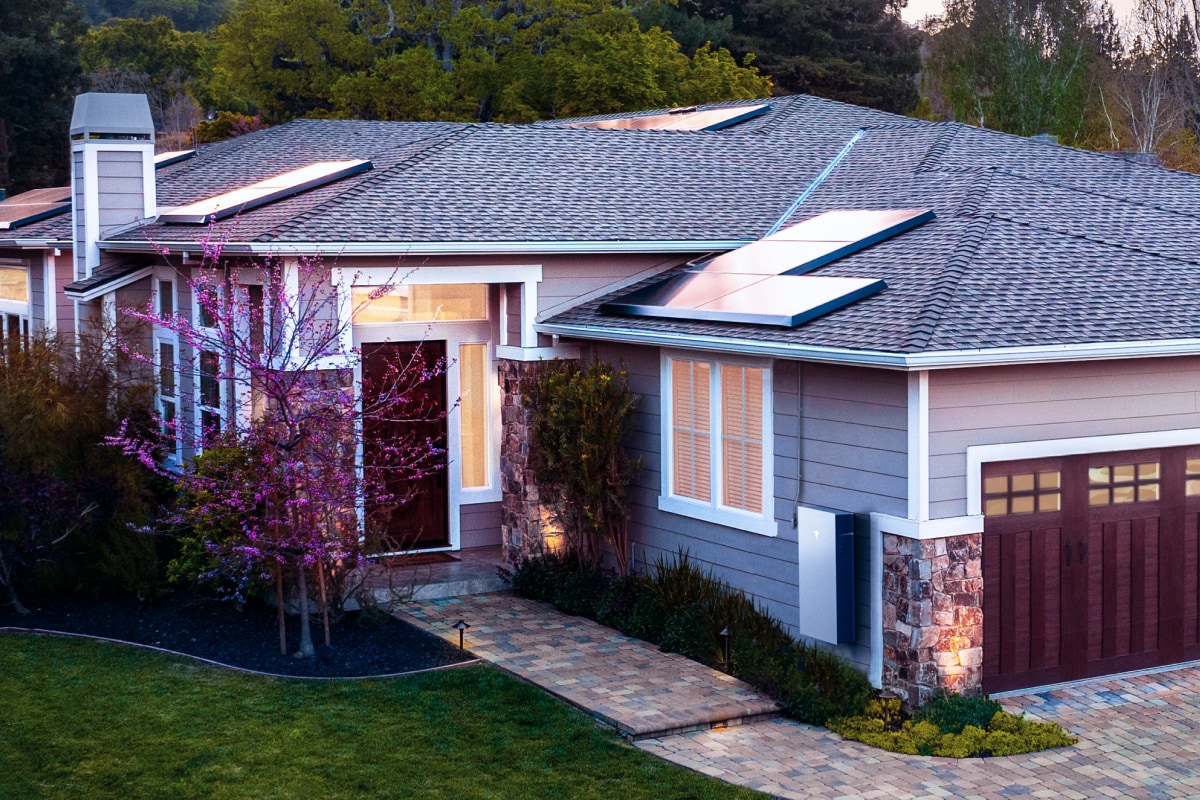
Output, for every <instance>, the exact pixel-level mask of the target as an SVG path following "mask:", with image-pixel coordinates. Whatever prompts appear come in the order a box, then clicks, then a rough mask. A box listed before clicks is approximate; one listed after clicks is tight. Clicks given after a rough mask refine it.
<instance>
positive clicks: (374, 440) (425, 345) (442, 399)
mask: <svg viewBox="0 0 1200 800" xmlns="http://www.w3.org/2000/svg"><path fill="white" fill-rule="evenodd" d="M445 357H446V343H445V342H444V341H425V342H385V343H372V344H364V345H362V381H363V404H364V406H367V405H369V404H370V403H372V402H373V401H374V400H376V399H377V398H378V397H379V394H380V392H381V391H385V390H386V389H385V388H384V387H386V386H388V385H389V384H390V383H391V380H390V379H389V374H390V373H391V370H393V369H404V368H405V365H413V364H419V363H422V362H423V363H424V364H425V365H427V366H432V365H433V364H435V363H436V362H438V361H439V360H444V359H445ZM432 372H433V373H435V374H431V375H430V376H429V377H427V378H426V379H425V380H424V381H422V382H421V383H419V384H418V385H417V386H416V388H415V389H414V390H413V392H412V393H411V396H412V397H413V398H414V402H413V403H412V404H411V405H412V411H411V412H409V413H402V414H399V415H397V417H396V418H388V419H365V420H364V422H363V469H364V470H367V471H368V472H369V471H371V470H376V471H377V473H382V475H383V477H382V479H381V480H382V482H383V483H384V485H386V487H387V489H388V493H389V494H390V495H391V499H389V500H387V501H386V502H377V503H373V504H371V505H370V506H369V507H368V508H366V509H365V512H366V537H367V542H366V545H367V548H366V549H367V552H368V553H370V554H379V553H400V552H407V551H410V550H422V549H431V548H438V547H449V546H450V524H449V522H450V493H449V489H448V487H449V485H450V482H449V476H448V474H447V469H446V467H447V452H446V441H447V436H446V373H445V370H441V371H437V370H432ZM393 443H400V445H399V446H400V447H419V448H429V447H432V448H435V449H440V450H441V453H440V455H438V456H435V457H434V458H432V459H428V460H426V461H425V462H423V468H422V469H420V470H419V474H416V475H414V474H412V472H411V471H410V470H408V469H404V468H397V465H396V460H395V459H394V458H393V457H392V456H390V455H389V453H388V452H387V448H388V447H389V446H390V444H393Z"/></svg>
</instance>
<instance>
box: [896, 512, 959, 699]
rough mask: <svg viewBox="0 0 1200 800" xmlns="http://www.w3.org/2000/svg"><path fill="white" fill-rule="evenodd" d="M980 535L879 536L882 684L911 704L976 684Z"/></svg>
mask: <svg viewBox="0 0 1200 800" xmlns="http://www.w3.org/2000/svg"><path fill="white" fill-rule="evenodd" d="M982 552H983V535H982V534H979V533H972V534H966V535H963V536H949V537H946V538H944V539H926V540H918V539H909V538H907V537H904V536H897V535H895V534H891V533H885V534H884V535H883V685H884V688H887V689H891V690H893V691H895V692H896V693H898V694H899V695H900V696H901V697H902V698H903V699H904V700H906V701H907V702H908V704H909V705H911V706H914V707H915V706H919V705H921V704H922V703H924V702H925V701H927V700H929V698H931V697H932V696H933V694H934V692H935V691H936V690H937V689H949V690H951V691H955V692H961V693H963V694H975V693H978V692H979V691H981V687H982V679H983V570H982V564H981V554H982Z"/></svg>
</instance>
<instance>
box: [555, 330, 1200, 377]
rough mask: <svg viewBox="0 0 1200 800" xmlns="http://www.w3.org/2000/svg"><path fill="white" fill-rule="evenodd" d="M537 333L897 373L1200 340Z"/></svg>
mask: <svg viewBox="0 0 1200 800" xmlns="http://www.w3.org/2000/svg"><path fill="white" fill-rule="evenodd" d="M536 328H537V331H538V333H545V334H551V335H556V336H564V337H570V338H576V339H595V340H599V341H606V342H622V343H627V344H646V345H652V346H656V347H686V348H689V349H693V350H712V351H716V352H722V353H745V354H747V355H758V356H769V357H771V358H790V359H801V360H804V361H823V362H831V363H838V364H857V365H860V366H867V367H879V368H883V369H898V370H927V369H954V368H960V367H983V366H1004V365H1009V364H1050V363H1057V362H1064V361H1101V360H1111V359H1119V358H1164V357H1169V356H1194V355H1200V338H1195V339H1162V340H1153V341H1145V342H1102V343H1092V344H1064V345H1045V346H1038V347H997V348H992V349H986V350H983V349H981V350H942V351H938V352H933V353H889V352H886V351H883V350H853V349H850V348H845V347H824V346H821V345H807V344H794V343H789V342H768V341H756V340H753V339H733V338H729V337H721V336H696V335H693V334H685V333H670V332H664V331H650V330H647V331H630V330H614V329H611V328H599V327H593V326H590V325H571V324H554V323H538V325H537V326H536Z"/></svg>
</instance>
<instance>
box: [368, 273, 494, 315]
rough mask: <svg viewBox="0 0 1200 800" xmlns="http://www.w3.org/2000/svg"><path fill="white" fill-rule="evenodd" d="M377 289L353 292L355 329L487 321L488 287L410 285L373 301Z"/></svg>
mask: <svg viewBox="0 0 1200 800" xmlns="http://www.w3.org/2000/svg"><path fill="white" fill-rule="evenodd" d="M377 291H379V288H378V287H371V286H355V287H354V289H353V294H352V297H353V303H354V322H355V324H356V325H362V324H370V323H380V322H382V323H398V322H465V321H470V320H485V319H487V318H488V313H487V312H488V287H487V284H486V283H445V284H420V283H418V284H407V283H402V284H400V285H399V286H394V287H392V290H391V291H390V292H387V293H386V294H382V295H380V296H378V297H375V298H373V299H372V297H371V295H372V294H374V293H375V292H377Z"/></svg>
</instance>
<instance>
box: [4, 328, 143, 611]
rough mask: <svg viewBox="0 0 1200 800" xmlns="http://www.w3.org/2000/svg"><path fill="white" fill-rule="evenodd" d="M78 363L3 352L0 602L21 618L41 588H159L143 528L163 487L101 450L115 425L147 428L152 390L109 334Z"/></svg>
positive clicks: (40, 349)
mask: <svg viewBox="0 0 1200 800" xmlns="http://www.w3.org/2000/svg"><path fill="white" fill-rule="evenodd" d="M80 347H81V349H82V357H81V358H79V359H78V360H77V359H76V358H74V356H73V354H64V353H63V352H62V351H61V349H60V348H59V346H58V343H57V342H55V341H54V340H53V339H51V338H44V337H36V338H34V339H33V340H32V341H30V342H29V344H28V346H27V347H26V348H24V349H20V350H19V349H16V348H6V349H5V350H4V351H3V352H2V353H0V597H2V598H3V602H4V603H6V604H7V603H12V604H13V605H14V606H15V607H16V608H18V609H20V608H21V603H20V594H21V593H22V592H23V591H36V590H39V589H41V590H51V589H54V590H79V589H86V590H89V591H96V592H111V591H132V592H137V593H139V594H140V595H142V596H143V597H153V596H154V595H155V594H157V593H158V591H159V587H160V586H161V583H162V576H161V574H160V569H161V564H160V563H159V562H160V556H161V555H162V554H161V553H160V552H159V549H158V548H159V545H158V544H157V543H140V542H135V541H133V538H136V537H135V535H134V534H132V533H131V532H130V531H129V530H128V526H129V525H130V524H131V523H132V524H137V525H144V524H146V523H147V522H148V521H149V519H150V515H151V513H152V511H153V509H154V506H155V504H156V501H157V500H158V499H160V497H161V495H160V492H161V489H162V487H161V486H160V485H159V483H158V482H157V481H156V480H155V479H154V476H153V474H152V473H150V472H147V471H145V470H143V469H142V467H140V466H139V465H138V464H137V463H136V462H135V461H133V460H132V459H128V458H125V457H123V456H121V455H120V454H119V453H117V452H114V451H113V450H112V449H111V448H108V447H105V446H104V441H105V437H106V436H107V435H109V434H112V433H114V432H115V431H116V430H117V428H118V425H119V423H120V420H121V419H122V418H128V419H129V420H130V421H131V422H130V424H131V427H133V428H135V429H145V428H146V427H147V426H148V424H149V404H150V398H151V389H150V387H149V385H148V383H147V382H146V381H145V379H144V376H142V377H139V375H137V374H136V370H131V369H130V364H129V363H128V359H125V358H123V357H122V354H121V353H120V352H119V351H118V350H117V348H116V346H115V341H114V339H113V337H112V336H111V331H110V332H108V335H104V334H103V333H102V334H101V335H97V336H88V337H85V338H84V339H83V340H82V341H81V343H80Z"/></svg>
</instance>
